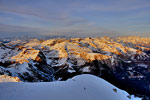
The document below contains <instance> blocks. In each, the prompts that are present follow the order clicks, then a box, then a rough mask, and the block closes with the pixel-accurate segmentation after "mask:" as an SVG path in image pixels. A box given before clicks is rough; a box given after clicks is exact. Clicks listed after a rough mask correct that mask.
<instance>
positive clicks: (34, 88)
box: [0, 74, 135, 100]
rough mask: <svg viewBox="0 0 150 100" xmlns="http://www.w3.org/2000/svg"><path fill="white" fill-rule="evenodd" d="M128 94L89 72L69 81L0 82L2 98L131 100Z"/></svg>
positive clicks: (16, 99)
mask: <svg viewBox="0 0 150 100" xmlns="http://www.w3.org/2000/svg"><path fill="white" fill-rule="evenodd" d="M127 96H129V94H128V93H127V92H125V91H122V90H120V89H118V88H117V87H115V86H113V85H111V84H110V83H108V82H106V81H105V80H103V79H101V78H98V77H96V76H93V75H89V74H83V75H78V76H75V77H73V78H72V79H69V80H67V81H57V82H47V83H46V82H43V83H42V82H41V83H23V82H19V83H1V84H0V100H131V99H129V98H128V97H127ZM134 100H135V99H134Z"/></svg>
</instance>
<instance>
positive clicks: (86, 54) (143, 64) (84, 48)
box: [0, 37, 150, 96]
mask: <svg viewBox="0 0 150 100" xmlns="http://www.w3.org/2000/svg"><path fill="white" fill-rule="evenodd" d="M149 43H150V39H149V38H141V37H118V38H109V37H97V38H90V37H88V38H70V39H65V38H57V39H49V40H37V39H31V40H30V41H26V42H25V41H23V42H21V41H19V42H18V41H16V43H15V41H13V42H10V43H6V44H4V43H1V45H0V52H1V53H0V75H9V76H13V77H19V79H20V80H21V81H24V82H43V81H44V82H47V81H56V80H67V79H69V78H71V77H73V76H76V75H79V74H83V73H90V74H93V75H96V76H98V77H101V78H103V79H105V80H107V81H108V82H110V83H112V84H114V85H116V86H117V87H119V88H121V89H124V90H126V91H127V92H129V93H131V94H138V95H139V94H140V95H147V96H149V95H150V94H149V91H150V62H149V61H150V45H149Z"/></svg>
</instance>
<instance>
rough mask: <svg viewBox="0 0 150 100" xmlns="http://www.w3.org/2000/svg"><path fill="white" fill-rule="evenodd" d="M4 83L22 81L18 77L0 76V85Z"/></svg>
mask: <svg viewBox="0 0 150 100" xmlns="http://www.w3.org/2000/svg"><path fill="white" fill-rule="evenodd" d="M2 82H21V81H20V79H19V78H18V77H11V76H7V75H0V83H2Z"/></svg>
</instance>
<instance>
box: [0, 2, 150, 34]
mask: <svg viewBox="0 0 150 100" xmlns="http://www.w3.org/2000/svg"><path fill="white" fill-rule="evenodd" d="M24 35H27V36H51V35H67V36H75V37H78V36H80V37H81V36H104V35H106V36H127V35H139V36H150V0H0V36H24Z"/></svg>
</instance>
